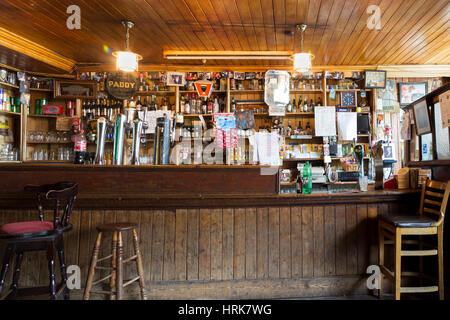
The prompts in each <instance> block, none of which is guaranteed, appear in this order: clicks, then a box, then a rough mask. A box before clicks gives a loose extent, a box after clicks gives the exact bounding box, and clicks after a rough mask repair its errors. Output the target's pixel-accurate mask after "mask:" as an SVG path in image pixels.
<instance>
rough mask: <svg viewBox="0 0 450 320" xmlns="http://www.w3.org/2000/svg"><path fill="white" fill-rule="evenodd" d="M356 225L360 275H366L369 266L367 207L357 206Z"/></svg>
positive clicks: (363, 205) (364, 205)
mask: <svg viewBox="0 0 450 320" xmlns="http://www.w3.org/2000/svg"><path fill="white" fill-rule="evenodd" d="M356 223H357V232H358V234H357V238H358V242H357V243H358V269H357V270H358V273H359V274H365V273H366V269H367V267H368V266H369V250H368V249H369V239H368V238H369V233H368V223H367V205H366V204H358V205H357V206H356Z"/></svg>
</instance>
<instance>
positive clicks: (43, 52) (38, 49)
mask: <svg viewBox="0 0 450 320" xmlns="http://www.w3.org/2000/svg"><path fill="white" fill-rule="evenodd" d="M0 45H2V46H4V47H6V48H9V49H11V50H14V51H17V52H19V53H22V54H24V55H27V56H29V57H31V58H34V59H36V60H39V61H42V62H44V63H46V64H49V65H51V66H53V67H56V68H59V69H61V70H64V71H66V72H72V71H73V68H74V67H75V61H73V60H70V59H67V58H65V57H63V56H61V55H59V54H57V53H55V52H53V51H51V50H49V49H47V48H45V47H43V46H41V45H39V44H37V43H35V42H32V41H30V40H27V39H25V38H23V37H21V36H18V35H17V34H15V33H12V32H10V31H8V30H6V29H4V28H1V27H0Z"/></svg>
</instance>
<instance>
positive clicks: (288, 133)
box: [286, 120, 292, 137]
mask: <svg viewBox="0 0 450 320" xmlns="http://www.w3.org/2000/svg"><path fill="white" fill-rule="evenodd" d="M291 135H292V123H291V120H289V121H288V126H287V129H286V136H288V137H290V136H291Z"/></svg>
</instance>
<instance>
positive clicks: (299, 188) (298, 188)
mask: <svg viewBox="0 0 450 320" xmlns="http://www.w3.org/2000/svg"><path fill="white" fill-rule="evenodd" d="M295 189H296V191H297V193H302V192H303V181H302V175H301V172H299V173H298V175H297V181H296V183H295Z"/></svg>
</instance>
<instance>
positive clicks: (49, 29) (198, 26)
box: [0, 0, 450, 65]
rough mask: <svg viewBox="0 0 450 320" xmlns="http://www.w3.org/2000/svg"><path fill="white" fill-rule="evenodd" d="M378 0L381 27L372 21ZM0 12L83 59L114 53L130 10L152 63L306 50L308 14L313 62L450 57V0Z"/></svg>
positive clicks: (113, 5)
mask: <svg viewBox="0 0 450 320" xmlns="http://www.w3.org/2000/svg"><path fill="white" fill-rule="evenodd" d="M72 4H76V5H78V6H80V8H81V30H69V29H67V27H66V19H67V18H68V16H69V14H67V13H66V10H67V7H68V6H70V5H72ZM372 4H375V5H378V6H379V7H380V9H381V30H369V29H368V28H367V26H366V21H367V18H368V16H369V15H368V14H367V13H366V10H367V7H368V6H369V5H372ZM0 12H1V13H2V14H1V19H0V27H3V28H5V29H7V30H9V31H11V32H13V33H15V34H17V35H19V36H21V37H24V38H26V39H28V40H31V41H34V42H36V43H37V44H40V45H42V46H44V47H46V48H48V49H49V50H52V51H54V52H56V53H58V54H60V55H62V56H64V57H66V58H69V59H71V60H74V61H76V62H77V63H81V64H90V63H92V64H96V63H102V64H105V63H106V64H108V63H113V62H114V59H113V57H112V56H111V54H110V52H111V51H114V50H121V49H124V47H125V41H124V39H125V29H124V27H123V26H122V25H121V23H120V22H121V20H123V19H125V18H126V19H130V20H132V21H134V22H135V24H136V26H135V28H133V29H132V31H131V40H130V46H131V49H132V50H133V51H135V52H137V53H139V54H141V55H142V56H143V57H144V60H143V62H145V63H149V64H200V63H201V62H200V61H168V60H164V58H163V54H162V52H163V50H164V49H167V50H236V51H240V50H280V51H298V50H299V49H300V41H299V39H300V38H299V35H298V33H296V32H295V26H296V25H297V24H300V23H306V24H307V25H308V26H309V27H308V29H307V30H306V33H305V40H304V47H305V49H306V50H311V52H312V53H314V54H315V60H314V61H313V63H314V65H382V64H383V65H386V64H392V65H402V64H450V40H449V32H448V30H449V27H450V1H448V0H109V1H104V0H84V1H83V0H58V1H52V0H31V1H30V0H2V1H0ZM104 46H106V47H107V48H109V52H108V51H107V50H105V48H106V47H104ZM207 63H208V64H209V65H214V64H220V65H231V64H232V65H239V64H242V65H263V64H264V65H267V64H276V65H282V64H289V63H290V62H289V61H276V62H274V61H261V60H254V61H236V60H235V61H208V62H207Z"/></svg>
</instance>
